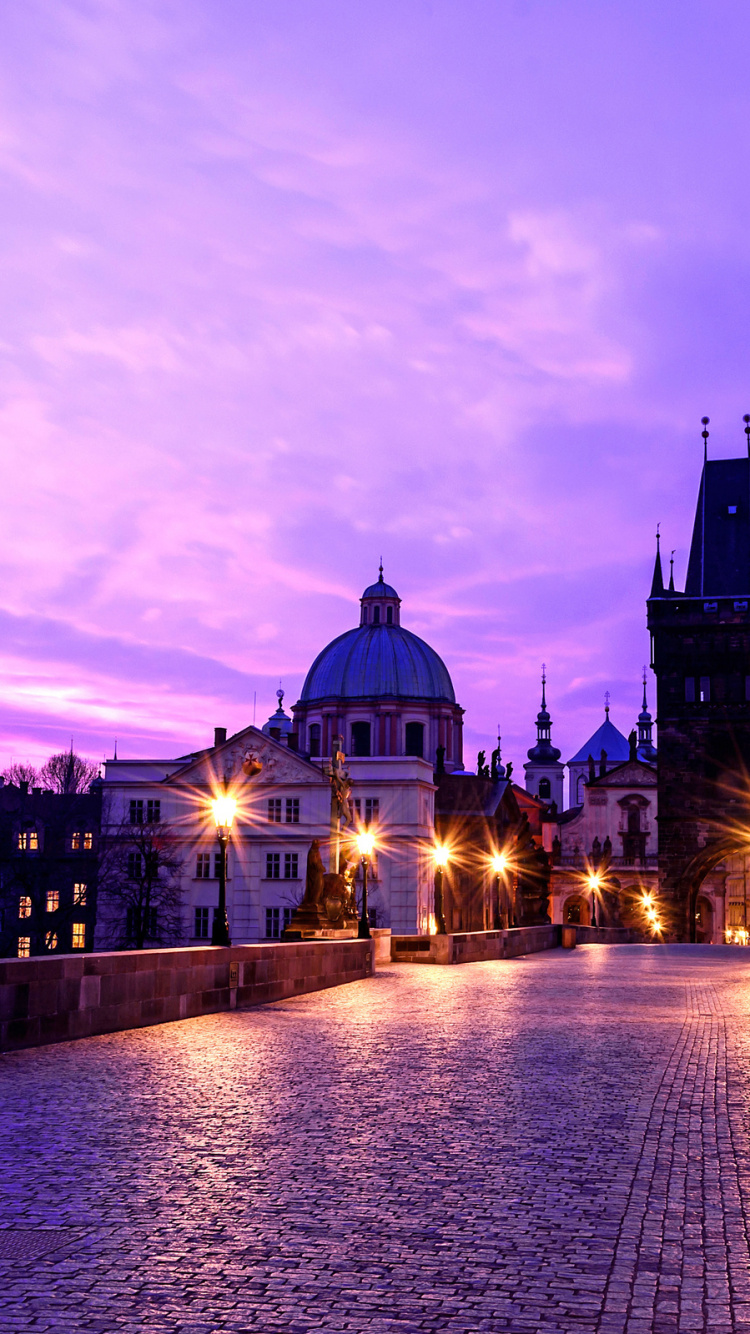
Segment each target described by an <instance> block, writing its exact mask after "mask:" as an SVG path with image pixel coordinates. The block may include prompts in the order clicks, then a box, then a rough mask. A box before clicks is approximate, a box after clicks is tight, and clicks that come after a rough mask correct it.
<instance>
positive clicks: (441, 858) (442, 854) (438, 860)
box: [432, 844, 450, 936]
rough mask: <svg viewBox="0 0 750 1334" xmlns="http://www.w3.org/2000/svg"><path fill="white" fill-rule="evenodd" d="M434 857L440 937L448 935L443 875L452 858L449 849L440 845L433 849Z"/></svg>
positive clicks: (436, 914)
mask: <svg viewBox="0 0 750 1334" xmlns="http://www.w3.org/2000/svg"><path fill="white" fill-rule="evenodd" d="M432 855H433V857H434V858H435V925H436V927H437V932H436V934H437V935H438V936H445V935H447V932H446V929H445V904H444V900H443V874H444V872H445V868H446V866H447V865H448V862H449V860H450V856H449V853H448V849H447V848H445V847H441V845H440V844H438V845H437V847H435V848H433V850H432Z"/></svg>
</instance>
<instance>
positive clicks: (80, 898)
mask: <svg viewBox="0 0 750 1334" xmlns="http://www.w3.org/2000/svg"><path fill="white" fill-rule="evenodd" d="M73 904H74V906H75V907H81V908H85V907H86V886H85V885H74V886H73Z"/></svg>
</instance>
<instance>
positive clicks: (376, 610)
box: [372, 607, 380, 625]
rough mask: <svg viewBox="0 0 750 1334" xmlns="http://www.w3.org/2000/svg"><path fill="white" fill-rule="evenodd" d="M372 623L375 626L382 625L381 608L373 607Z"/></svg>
mask: <svg viewBox="0 0 750 1334" xmlns="http://www.w3.org/2000/svg"><path fill="white" fill-rule="evenodd" d="M372 623H373V625H380V607H373V609H372Z"/></svg>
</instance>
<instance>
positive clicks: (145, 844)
mask: <svg viewBox="0 0 750 1334" xmlns="http://www.w3.org/2000/svg"><path fill="white" fill-rule="evenodd" d="M181 871H182V858H181V857H179V855H178V854H177V850H176V839H175V834H174V831H173V830H172V829H171V828H170V827H169V826H168V825H166V824H162V823H161V822H159V823H155V824H130V823H127V822H124V821H123V823H122V824H120V825H119V826H117V827H116V828H115V829H114V830H110V832H109V834H108V835H107V836H106V838H103V839H102V853H101V857H100V861H99V895H98V904H99V918H98V925H99V928H100V929H101V932H102V936H103V939H104V941H106V944H107V946H108V947H109V948H110V949H136V950H142V949H146V948H149V947H151V948H154V947H156V946H160V945H161V946H163V945H175V944H177V943H178V942H179V941H180V940H181V938H182V935H183V922H182V908H183V903H182V897H183V896H182V884H181Z"/></svg>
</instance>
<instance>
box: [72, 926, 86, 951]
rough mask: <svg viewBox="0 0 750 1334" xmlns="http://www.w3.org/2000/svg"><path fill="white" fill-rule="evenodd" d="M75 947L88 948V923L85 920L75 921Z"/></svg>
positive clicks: (77, 948)
mask: <svg viewBox="0 0 750 1334" xmlns="http://www.w3.org/2000/svg"><path fill="white" fill-rule="evenodd" d="M72 944H73V949H74V950H82V949H85V948H86V924H85V922H74V923H73V941H72Z"/></svg>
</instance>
